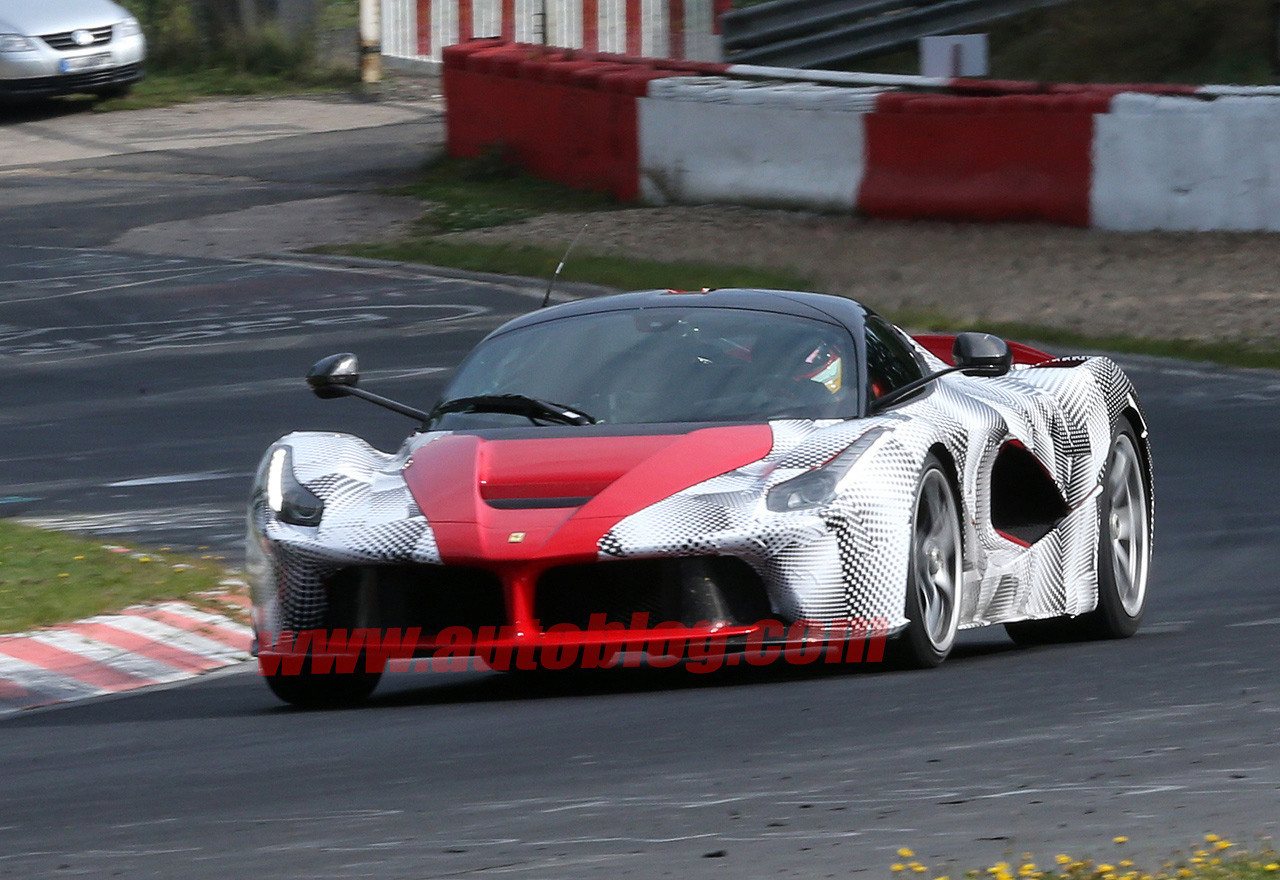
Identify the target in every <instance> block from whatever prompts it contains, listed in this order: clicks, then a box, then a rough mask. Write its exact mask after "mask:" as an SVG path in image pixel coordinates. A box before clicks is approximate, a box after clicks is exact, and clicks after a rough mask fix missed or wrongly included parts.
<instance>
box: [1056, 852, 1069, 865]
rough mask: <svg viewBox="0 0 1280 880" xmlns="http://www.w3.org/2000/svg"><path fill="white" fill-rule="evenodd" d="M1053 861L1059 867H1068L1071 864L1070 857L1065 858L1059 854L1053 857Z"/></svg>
mask: <svg viewBox="0 0 1280 880" xmlns="http://www.w3.org/2000/svg"><path fill="white" fill-rule="evenodd" d="M1053 860H1054V861H1055V862H1057V863H1058V864H1059V865H1069V864H1071V862H1072V859H1071V856H1065V855H1061V854H1059V855H1056V856H1054V857H1053Z"/></svg>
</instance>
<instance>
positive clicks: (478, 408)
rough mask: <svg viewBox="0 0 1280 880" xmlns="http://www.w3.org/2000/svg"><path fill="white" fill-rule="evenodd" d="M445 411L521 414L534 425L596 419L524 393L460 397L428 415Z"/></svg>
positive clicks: (590, 422) (580, 423) (572, 422)
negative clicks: (542, 422)
mask: <svg viewBox="0 0 1280 880" xmlns="http://www.w3.org/2000/svg"><path fill="white" fill-rule="evenodd" d="M446 413H509V414H510V415H513V416H524V417H525V418H527V419H528V420H529V421H531V422H533V423H534V424H535V425H536V424H538V420H539V419H541V420H542V421H544V422H557V423H559V424H561V425H594V424H595V423H596V419H595V418H594V417H593V416H591V415H588V414H587V413H584V412H583V411H582V410H578V409H573V408H572V407H568V406H565V405H564V404H562V403H551V402H549V401H546V400H538V399H537V398H536V397H526V396H525V395H523V394H489V395H481V396H479V397H459V398H457V399H456V400H450V401H446V402H445V403H442V404H440V405H439V406H437V407H436V408H435V409H434V410H432V411H431V416H432V418H435V417H436V416H442V415H445V414H446Z"/></svg>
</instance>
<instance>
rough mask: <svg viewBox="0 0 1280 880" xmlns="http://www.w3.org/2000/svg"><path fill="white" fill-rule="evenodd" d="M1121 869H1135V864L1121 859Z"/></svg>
mask: <svg viewBox="0 0 1280 880" xmlns="http://www.w3.org/2000/svg"><path fill="white" fill-rule="evenodd" d="M1120 867H1122V868H1132V867H1133V862H1131V861H1129V860H1128V859H1121V860H1120Z"/></svg>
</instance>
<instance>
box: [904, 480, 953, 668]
mask: <svg viewBox="0 0 1280 880" xmlns="http://www.w3.org/2000/svg"><path fill="white" fill-rule="evenodd" d="M910 552H911V556H910V558H909V561H908V569H907V599H906V609H905V610H906V617H907V628H906V629H905V630H903V631H902V633H900V634H899V635H898V637H897V638H896V639H894V640H893V642H892V643H891V644H890V646H889V652H888V653H889V658H890V660H891V662H892V663H893V664H894V665H895V666H899V667H903V668H908V669H930V668H932V667H935V666H938V665H940V664H941V663H942V661H944V660H946V659H947V655H949V654H950V653H951V648H952V646H953V645H954V644H955V639H956V630H957V624H958V623H959V619H960V598H961V585H962V580H961V579H962V577H963V572H964V537H963V532H962V530H961V519H960V501H959V499H958V498H957V497H956V490H955V486H954V485H953V484H952V481H951V478H950V477H949V476H948V475H947V472H946V470H944V469H943V467H942V463H941V462H939V461H938V459H937V458H936V457H935V456H933V455H930V456H929V457H928V458H926V459H925V461H924V466H923V467H922V468H921V470H920V478H919V479H918V480H917V481H916V490H915V500H914V501H913V503H912V514H911V551H910Z"/></svg>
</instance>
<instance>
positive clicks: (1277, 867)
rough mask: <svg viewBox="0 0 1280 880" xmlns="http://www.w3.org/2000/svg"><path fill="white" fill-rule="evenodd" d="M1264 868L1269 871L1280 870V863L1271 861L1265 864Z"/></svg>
mask: <svg viewBox="0 0 1280 880" xmlns="http://www.w3.org/2000/svg"><path fill="white" fill-rule="evenodd" d="M1264 869H1265V870H1267V871H1280V865H1277V864H1276V863H1275V862H1271V863H1269V864H1267V865H1266V866H1264Z"/></svg>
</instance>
